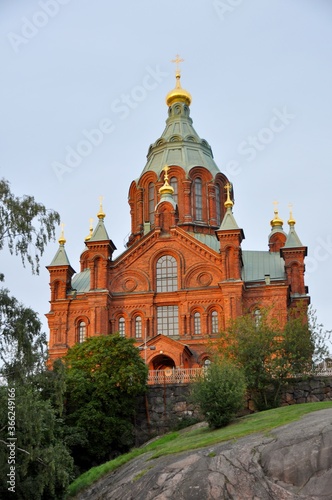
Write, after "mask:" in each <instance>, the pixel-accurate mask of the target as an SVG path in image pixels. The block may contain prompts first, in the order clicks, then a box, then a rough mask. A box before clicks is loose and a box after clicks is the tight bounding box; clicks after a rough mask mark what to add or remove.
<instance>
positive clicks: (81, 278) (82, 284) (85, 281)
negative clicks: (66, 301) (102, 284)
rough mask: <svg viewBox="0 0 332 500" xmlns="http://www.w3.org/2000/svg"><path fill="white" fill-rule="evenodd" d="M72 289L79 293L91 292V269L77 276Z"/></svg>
mask: <svg viewBox="0 0 332 500" xmlns="http://www.w3.org/2000/svg"><path fill="white" fill-rule="evenodd" d="M71 287H72V289H73V290H76V292H77V293H83V292H88V291H89V290H90V269H85V271H82V272H81V273H77V274H75V276H74V277H73V279H72V282H71Z"/></svg>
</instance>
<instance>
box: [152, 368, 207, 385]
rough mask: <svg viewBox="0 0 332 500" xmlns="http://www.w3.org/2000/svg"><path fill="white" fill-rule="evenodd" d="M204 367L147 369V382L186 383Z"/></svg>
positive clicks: (197, 375) (155, 383)
mask: <svg viewBox="0 0 332 500" xmlns="http://www.w3.org/2000/svg"><path fill="white" fill-rule="evenodd" d="M203 370H204V368H167V369H166V370H149V375H148V384H149V385H158V384H188V383H189V382H193V381H194V380H195V379H196V378H197V377H199V376H200V375H201V374H202V372H203Z"/></svg>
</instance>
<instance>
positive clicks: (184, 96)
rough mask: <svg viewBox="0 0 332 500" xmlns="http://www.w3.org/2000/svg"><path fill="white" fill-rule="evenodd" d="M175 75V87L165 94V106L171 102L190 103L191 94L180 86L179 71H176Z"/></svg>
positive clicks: (188, 104)
mask: <svg viewBox="0 0 332 500" xmlns="http://www.w3.org/2000/svg"><path fill="white" fill-rule="evenodd" d="M175 77H176V84H175V88H174V89H173V90H171V91H170V92H168V94H167V96H166V104H167V106H172V104H174V103H175V102H183V103H185V104H187V106H190V103H191V101H192V97H191V94H190V93H189V92H188V91H187V90H185V89H183V88H182V87H181V82H180V78H181V74H180V71H177V72H176V75H175Z"/></svg>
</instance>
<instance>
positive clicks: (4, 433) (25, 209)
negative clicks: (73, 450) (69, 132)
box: [0, 179, 73, 500]
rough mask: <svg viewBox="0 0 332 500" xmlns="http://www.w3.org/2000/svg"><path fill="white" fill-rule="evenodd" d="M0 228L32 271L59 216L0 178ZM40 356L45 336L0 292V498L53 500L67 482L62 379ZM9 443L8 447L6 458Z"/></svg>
mask: <svg viewBox="0 0 332 500" xmlns="http://www.w3.org/2000/svg"><path fill="white" fill-rule="evenodd" d="M0 222H1V229H0V250H2V249H3V248H4V246H5V243H7V245H8V248H9V251H10V253H11V254H15V255H19V256H20V257H21V260H22V263H23V265H24V264H25V262H28V263H29V265H30V266H31V269H32V272H36V273H38V271H39V259H40V256H41V255H42V254H43V252H44V249H45V246H46V244H47V242H48V241H49V240H50V239H52V238H53V237H54V231H55V225H56V224H57V223H58V222H59V215H58V214H57V213H56V212H54V211H50V210H47V209H46V208H45V207H44V205H42V204H40V203H37V202H36V201H35V200H34V198H33V197H32V196H24V197H23V198H18V197H16V196H14V195H13V193H12V192H11V191H10V188H9V183H8V182H7V181H6V180H4V179H3V180H0ZM2 279H3V275H2V274H1V275H0V280H2ZM45 356H46V336H45V334H44V333H42V331H41V322H40V321H39V319H38V316H37V314H36V313H35V312H34V311H33V310H32V309H30V308H27V307H25V306H24V305H23V304H21V303H19V302H18V301H17V299H15V298H14V297H11V296H10V294H9V292H8V290H6V289H4V288H2V289H0V380H1V384H0V497H1V498H3V499H6V498H18V499H22V500H23V499H24V500H26V499H28V500H29V499H33V500H40V499H46V498H47V499H48V498H49V499H57V498H59V499H60V498H63V496H64V493H65V491H66V488H67V486H68V484H69V482H70V481H71V479H72V475H73V460H72V458H71V456H70V454H69V452H68V449H67V447H66V446H65V444H64V443H63V437H64V426H63V422H62V421H61V418H60V417H61V412H62V394H63V391H64V384H63V380H64V377H63V374H61V372H60V371H59V370H58V371H56V370H55V371H54V374H52V375H50V374H49V372H48V370H47V369H46V366H45V359H46V358H45ZM61 381H62V382H61ZM8 394H10V395H13V394H15V400H14V402H13V401H11V402H10V403H9V402H8V401H9V397H8ZM51 394H52V396H51ZM9 410H11V411H12V413H11V414H10V415H11V420H10V422H11V423H13V422H14V421H13V420H12V418H13V415H15V428H14V426H12V425H11V426H10V428H9V427H8V425H9V424H8V422H9ZM14 412H15V414H14ZM13 428H14V430H13ZM10 433H14V436H15V438H16V440H15V441H14V444H15V446H13V441H11V440H10V439H9V438H10V437H11V435H10ZM9 445H11V447H12V448H14V451H13V453H12V455H10V454H9V451H10V448H9ZM9 459H10V462H11V463H9V462H8V460H9ZM10 466H11V467H14V468H15V486H14V490H15V492H14V491H13V489H11V490H9V489H8V488H9V487H11V488H12V485H11V484H8V483H7V481H8V479H9V478H8V476H7V474H8V473H9V472H10V469H9V467H10Z"/></svg>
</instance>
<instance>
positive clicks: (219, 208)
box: [216, 184, 221, 226]
mask: <svg viewBox="0 0 332 500" xmlns="http://www.w3.org/2000/svg"><path fill="white" fill-rule="evenodd" d="M220 201H221V200H220V186H219V185H218V184H217V186H216V215H217V224H218V226H220V224H221V206H220Z"/></svg>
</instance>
